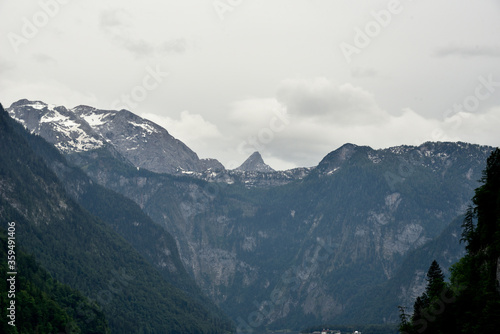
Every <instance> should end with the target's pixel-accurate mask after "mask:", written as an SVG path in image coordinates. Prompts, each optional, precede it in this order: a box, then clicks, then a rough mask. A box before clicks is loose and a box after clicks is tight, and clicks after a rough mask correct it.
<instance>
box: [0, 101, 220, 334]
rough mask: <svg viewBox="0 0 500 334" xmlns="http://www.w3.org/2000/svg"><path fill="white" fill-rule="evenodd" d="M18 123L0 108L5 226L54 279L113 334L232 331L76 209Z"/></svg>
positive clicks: (0, 207) (0, 211) (0, 217)
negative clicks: (92, 305)
mask: <svg viewBox="0 0 500 334" xmlns="http://www.w3.org/2000/svg"><path fill="white" fill-rule="evenodd" d="M16 126H17V127H19V125H17V124H15V122H13V121H12V120H11V119H10V118H9V117H8V115H7V114H6V113H5V112H4V110H3V108H1V107H0V152H1V153H0V221H1V224H2V227H6V226H5V225H6V222H7V221H14V222H16V226H17V230H16V238H17V240H19V241H20V242H22V244H23V245H24V247H25V249H26V250H27V251H29V252H30V253H33V254H35V255H36V258H37V260H38V261H40V263H41V264H42V265H43V266H44V267H46V268H47V270H48V271H49V272H50V273H51V274H52V275H53V276H54V277H55V278H56V279H58V280H60V281H61V282H63V283H65V284H68V285H69V286H71V287H72V288H75V289H78V290H80V291H81V292H82V293H83V294H84V295H86V296H88V297H90V298H92V299H95V300H96V301H97V302H98V303H99V304H100V305H101V307H102V308H103V311H104V313H105V315H106V317H107V319H108V321H109V324H110V328H111V330H112V331H113V332H114V333H139V332H147V333H165V332H175V331H180V332H192V333H209V332H210V333H212V332H225V330H226V329H229V328H228V327H227V324H225V323H222V324H219V320H218V319H216V318H213V317H212V316H211V313H210V312H209V311H207V310H206V309H205V308H204V307H203V306H202V305H201V304H199V303H198V302H195V301H193V300H191V299H189V298H188V297H187V296H186V295H185V293H183V292H181V291H180V290H178V289H176V288H174V287H173V286H172V285H170V284H168V283H166V282H165V281H164V279H163V278H162V277H161V275H160V274H159V273H158V272H157V270H156V269H155V268H154V267H152V266H151V265H149V264H148V263H147V262H146V261H145V260H144V259H143V258H142V257H141V256H140V255H139V254H138V253H137V252H136V251H135V250H134V249H133V248H132V247H131V246H130V245H129V244H128V243H127V242H125V241H124V240H123V239H122V238H121V237H119V236H118V235H117V234H116V233H114V232H113V231H112V230H111V229H110V228H109V227H108V226H106V225H105V224H104V223H102V222H101V221H100V220H97V219H95V218H94V217H92V216H91V215H90V214H89V213H88V212H87V211H86V210H84V209H82V208H81V207H80V206H78V205H77V204H76V203H75V202H74V201H73V200H72V199H71V198H70V197H69V196H68V195H67V194H66V192H65V191H64V188H63V186H62V185H61V184H60V183H59V180H58V179H57V177H56V175H55V174H54V173H53V172H51V171H50V170H49V169H48V168H47V167H46V165H45V164H44V162H43V161H42V160H41V159H40V158H38V157H37V156H36V155H35V154H34V153H33V151H32V150H31V149H30V147H29V146H28V144H27V142H26V141H25V140H24V139H23V138H22V137H21V136H19V135H18V134H17V131H15V130H14V128H15V127H16ZM18 131H20V130H18ZM87 320H88V321H91V320H92V319H90V318H89V319H87Z"/></svg>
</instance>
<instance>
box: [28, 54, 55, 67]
mask: <svg viewBox="0 0 500 334" xmlns="http://www.w3.org/2000/svg"><path fill="white" fill-rule="evenodd" d="M33 59H35V60H36V61H37V62H38V63H40V64H44V65H55V64H57V60H55V59H54V58H53V57H51V56H49V55H47V54H45V53H35V54H34V55H33Z"/></svg>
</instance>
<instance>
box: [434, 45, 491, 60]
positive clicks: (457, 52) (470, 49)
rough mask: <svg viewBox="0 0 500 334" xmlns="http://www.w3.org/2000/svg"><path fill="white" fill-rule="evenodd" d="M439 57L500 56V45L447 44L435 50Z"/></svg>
mask: <svg viewBox="0 0 500 334" xmlns="http://www.w3.org/2000/svg"><path fill="white" fill-rule="evenodd" d="M434 55H435V56H437V57H448V56H460V57H464V58H469V57H495V58H497V57H500V47H491V46H477V45H476V46H446V47H442V48H439V49H438V50H436V51H435V52H434Z"/></svg>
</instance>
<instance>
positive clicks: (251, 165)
mask: <svg viewBox="0 0 500 334" xmlns="http://www.w3.org/2000/svg"><path fill="white" fill-rule="evenodd" d="M236 170H241V171H245V172H263V173H270V172H274V169H272V168H271V167H269V166H268V165H266V164H265V162H264V159H262V156H261V155H260V153H259V152H254V153H252V155H250V156H249V157H248V159H247V160H245V162H243V164H241V166H239V167H238V168H236Z"/></svg>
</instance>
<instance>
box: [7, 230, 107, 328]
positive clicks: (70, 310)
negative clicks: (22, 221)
mask: <svg viewBox="0 0 500 334" xmlns="http://www.w3.org/2000/svg"><path fill="white" fill-rule="evenodd" d="M20 246H21V245H16V262H17V272H18V274H17V275H16V276H15V280H16V292H15V298H12V299H10V298H8V295H7V291H8V286H7V280H6V277H5V276H6V273H7V272H8V271H9V270H7V265H6V262H5V261H1V262H0V272H1V273H2V276H3V279H2V281H1V284H0V285H1V286H0V289H1V290H0V309H2V310H5V309H6V308H7V303H8V302H9V301H10V300H14V301H15V305H16V322H15V324H16V326H15V327H12V326H10V325H8V323H7V322H6V321H2V322H1V325H0V328H1V332H2V333H82V334H85V333H88V334H91V333H92V334H97V333H109V329H108V327H107V324H106V321H105V318H104V314H103V313H102V312H101V311H100V310H99V308H98V306H97V305H96V304H93V303H91V302H90V301H89V300H88V299H87V298H86V297H84V296H83V295H82V294H81V293H80V292H79V291H76V290H74V289H71V288H70V287H69V286H67V285H63V284H61V283H59V282H57V281H55V280H54V279H52V277H51V276H50V275H49V274H48V273H47V271H46V270H44V269H43V268H41V267H40V265H39V264H38V263H37V262H36V260H35V259H34V258H33V257H32V256H29V255H27V254H25V253H24V252H23V251H21V250H20ZM6 250H7V237H6V231H5V230H4V229H0V257H1V258H2V259H6V258H7V252H6ZM3 313H4V312H2V314H3ZM83 315H85V316H83ZM90 315H91V316H92V321H87V320H88V319H90V318H89V317H88V316H90ZM69 329H71V331H69Z"/></svg>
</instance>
